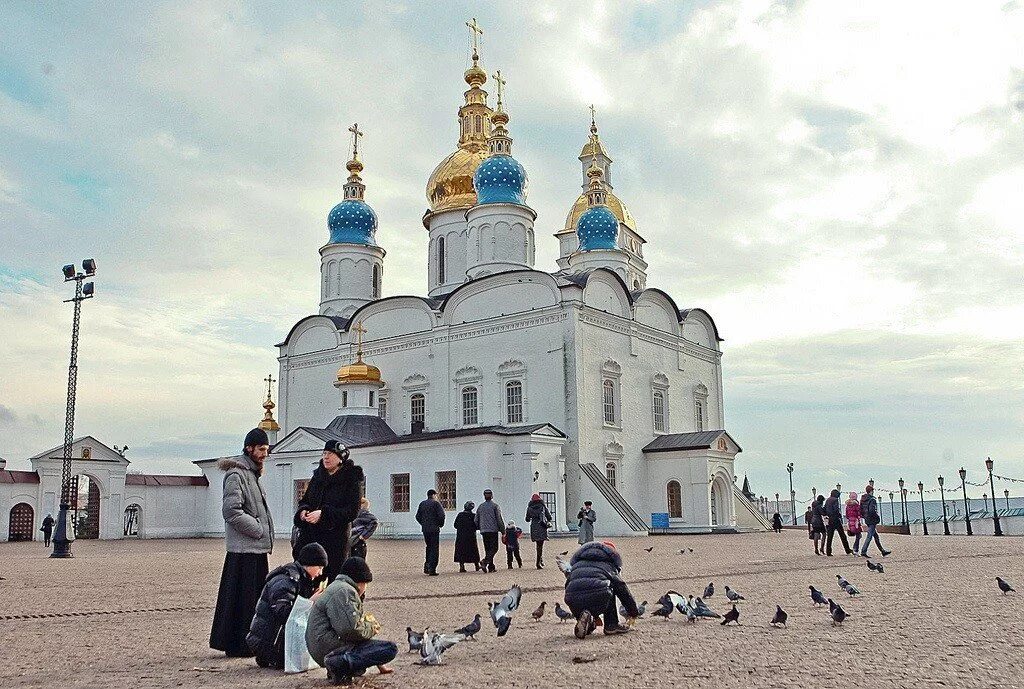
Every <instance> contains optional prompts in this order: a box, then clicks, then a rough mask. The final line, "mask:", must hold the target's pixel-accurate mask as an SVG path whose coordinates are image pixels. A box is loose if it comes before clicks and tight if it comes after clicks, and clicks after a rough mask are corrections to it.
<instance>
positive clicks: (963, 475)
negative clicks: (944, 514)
mask: <svg viewBox="0 0 1024 689" xmlns="http://www.w3.org/2000/svg"><path fill="white" fill-rule="evenodd" d="M960 485H961V486H963V489H964V510H965V511H966V512H967V513H966V514H965V515H964V518H965V519H966V520H967V535H968V536H973V535H974V531H973V530H972V529H971V503H969V502H968V501H967V469H964V468H963V467H960Z"/></svg>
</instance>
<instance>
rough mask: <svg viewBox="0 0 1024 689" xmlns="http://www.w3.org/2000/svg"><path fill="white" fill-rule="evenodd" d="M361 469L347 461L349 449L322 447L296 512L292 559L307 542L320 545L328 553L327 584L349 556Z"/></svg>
mask: <svg viewBox="0 0 1024 689" xmlns="http://www.w3.org/2000/svg"><path fill="white" fill-rule="evenodd" d="M363 480H364V477H363V469H362V467H360V466H358V465H357V464H355V462H353V461H352V460H351V459H350V458H349V451H348V448H347V447H345V446H344V445H343V444H341V443H339V442H338V441H337V440H328V441H327V443H326V444H325V445H324V451H323V455H322V456H321V458H320V466H318V467H317V468H316V470H315V471H314V472H313V478H312V479H310V481H309V485H308V486H306V492H305V493H304V494H303V496H302V500H300V501H299V508H298V510H297V511H296V512H295V526H297V527H299V536H298V538H297V539H296V541H295V544H294V545H293V546H292V557H293V558H295V559H298V557H299V551H301V550H302V548H303V547H304V546H305V545H307V544H309V543H319V544H320V545H322V546H323V547H324V550H326V551H327V568H326V569H325V570H324V574H325V575H326V576H327V581H328V583H329V582H330V581H331V580H332V579H334V577H335V576H337V574H338V571H339V570H340V569H341V564H342V563H343V562H344V561H345V559H346V558H348V555H349V538H350V535H351V530H352V520H353V519H355V518H356V515H358V514H359V501H360V498H361V497H362V492H363V489H362V485H363Z"/></svg>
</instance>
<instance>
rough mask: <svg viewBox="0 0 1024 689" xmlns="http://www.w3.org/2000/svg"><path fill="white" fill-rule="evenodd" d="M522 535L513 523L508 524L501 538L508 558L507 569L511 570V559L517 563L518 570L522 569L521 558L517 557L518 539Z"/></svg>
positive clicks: (521, 531)
mask: <svg viewBox="0 0 1024 689" xmlns="http://www.w3.org/2000/svg"><path fill="white" fill-rule="evenodd" d="M522 535H523V530H522V529H520V528H519V527H518V526H516V523H515V522H509V523H508V526H507V527H505V533H504V534H503V535H502V537H501V540H502V541H504V542H505V554H506V555H507V556H508V568H509V569H512V558H515V560H516V562H518V563H519V569H522V568H523V558H522V557H520V556H519V538H520V537H521V536H522Z"/></svg>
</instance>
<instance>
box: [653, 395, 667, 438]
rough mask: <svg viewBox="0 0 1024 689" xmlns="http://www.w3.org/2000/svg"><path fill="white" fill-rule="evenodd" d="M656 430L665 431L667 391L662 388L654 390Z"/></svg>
mask: <svg viewBox="0 0 1024 689" xmlns="http://www.w3.org/2000/svg"><path fill="white" fill-rule="evenodd" d="M654 430H656V431H658V432H659V433H664V432H665V393H664V392H662V391H661V390H655V391H654Z"/></svg>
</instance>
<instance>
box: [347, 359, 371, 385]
mask: <svg viewBox="0 0 1024 689" xmlns="http://www.w3.org/2000/svg"><path fill="white" fill-rule="evenodd" d="M365 382H372V383H377V382H380V369H379V368H377V367H376V366H374V365H373V364H368V363H366V362H365V361H363V360H362V359H357V360H356V361H355V362H353V363H351V364H346V365H345V366H342V367H341V368H339V369H338V383H339V384H344V383H365Z"/></svg>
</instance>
